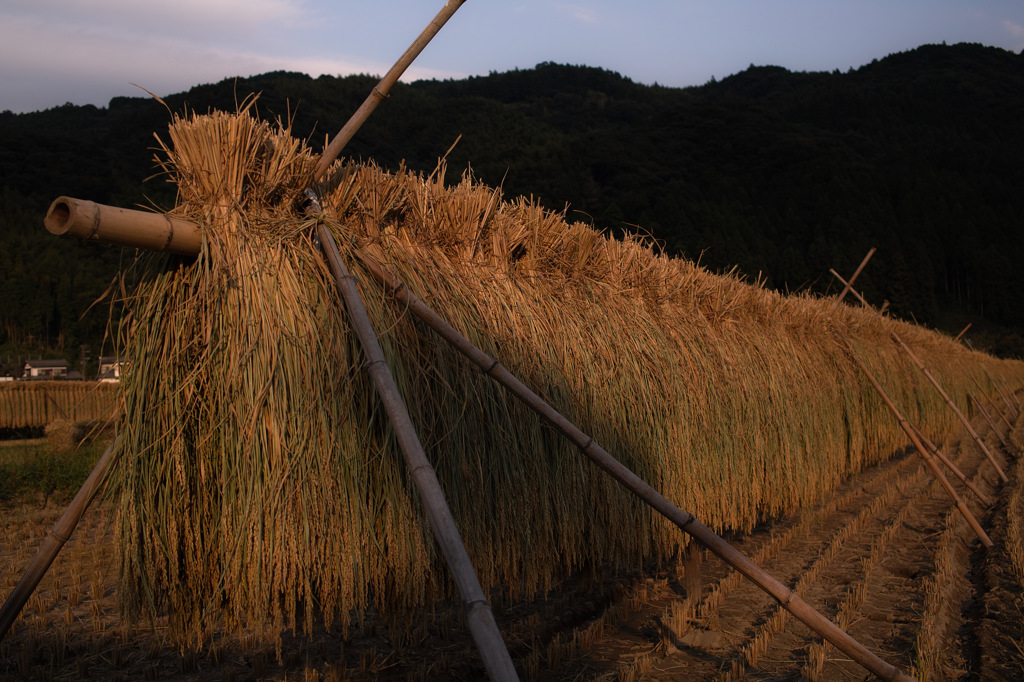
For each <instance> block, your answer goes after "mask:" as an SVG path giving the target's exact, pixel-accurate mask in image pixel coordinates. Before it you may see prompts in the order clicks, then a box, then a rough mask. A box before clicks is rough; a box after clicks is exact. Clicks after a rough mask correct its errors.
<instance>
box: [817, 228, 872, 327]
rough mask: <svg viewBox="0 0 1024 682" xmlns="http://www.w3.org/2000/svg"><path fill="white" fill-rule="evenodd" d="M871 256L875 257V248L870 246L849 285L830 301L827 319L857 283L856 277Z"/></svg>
mask: <svg viewBox="0 0 1024 682" xmlns="http://www.w3.org/2000/svg"><path fill="white" fill-rule="evenodd" d="M873 255H875V247H873V246H872V247H871V249H870V250H869V251H868V255H866V256H864V260H862V261H861V262H860V265H858V266H857V269H856V270H855V271H854V273H853V277H851V278H850V281H849V283H848V284H846V287H845V288H844V289H843V291H842V293H840V294H839V296H837V297H836V300H834V301H832V306H831V307H830V308H829V309H828V315H827V316H828V317H832V313H834V312H835V311H836V308H838V307H839V304H840V303H842V302H843V299H844V298H846V294H847V293H848V292H849V291H850V288H851V287H853V283H854V282H855V281H857V276H858V275H860V272H861V270H863V269H864V266H865V265H867V264H868V261H869V260H871V257H872V256H873Z"/></svg>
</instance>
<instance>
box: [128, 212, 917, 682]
mask: <svg viewBox="0 0 1024 682" xmlns="http://www.w3.org/2000/svg"><path fill="white" fill-rule="evenodd" d="M130 213H133V214H141V215H148V214H145V213H143V212H141V211H130ZM190 225H191V226H192V229H193V230H196V231H197V230H198V227H197V226H195V225H194V224H191V223H190ZM147 229H152V228H150V227H143V228H142V230H147ZM328 236H329V234H328ZM332 242H333V239H332ZM186 253H189V254H190V255H198V253H199V248H198V245H197V246H196V247H195V250H194V251H190V252H186ZM357 255H358V256H360V259H361V260H362V261H363V262H364V264H365V265H366V266H367V268H368V269H369V270H370V271H371V272H372V273H373V274H374V275H375V276H376V277H378V279H381V281H382V282H385V283H387V284H388V285H389V286H390V287H391V288H392V290H394V291H395V293H396V296H397V297H398V298H399V300H401V301H402V302H403V303H405V304H406V305H410V308H411V309H412V311H413V313H414V314H416V315H417V317H419V318H420V319H421V320H423V321H424V322H426V323H427V324H429V325H430V326H432V327H434V328H435V329H436V330H437V331H438V333H440V334H441V336H442V337H444V338H445V339H446V340H447V341H448V342H449V343H451V344H452V345H453V346H454V347H455V348H457V349H458V350H459V351H461V352H462V353H463V354H465V355H466V356H467V357H468V358H469V359H470V360H471V361H473V362H474V363H475V364H477V366H478V367H480V368H481V369H482V370H484V372H485V373H487V374H488V375H489V376H491V377H492V378H493V379H494V380H496V381H498V382H499V383H501V384H502V385H504V386H505V387H506V388H508V389H509V390H511V391H512V392H513V393H514V394H515V395H516V396H517V397H518V398H519V399H520V400H522V401H523V402H524V403H525V404H527V405H528V406H529V407H531V408H532V409H534V411H536V412H537V413H538V414H540V415H541V416H542V417H544V418H546V419H547V420H548V421H549V422H551V423H552V425H554V426H555V427H556V428H557V429H558V430H559V431H560V432H561V433H562V434H563V435H565V436H566V437H568V438H569V439H570V440H571V441H572V442H573V443H574V444H576V446H577V447H578V448H580V450H581V451H582V452H583V454H584V455H585V456H587V457H588V458H590V459H591V460H592V461H594V462H595V464H597V465H598V466H599V467H601V468H602V469H603V470H605V471H606V472H608V473H609V474H610V475H611V476H612V477H613V478H615V479H616V480H617V481H618V482H619V483H621V484H622V485H623V486H624V487H626V488H627V489H628V490H630V491H631V492H632V493H634V494H635V495H637V496H638V497H640V498H641V499H642V500H644V501H645V502H646V503H647V504H649V505H650V506H651V507H652V508H653V509H655V510H656V511H657V512H659V513H660V514H662V515H663V516H665V517H666V518H667V519H669V520H670V521H672V522H673V523H674V524H675V525H676V526H678V527H679V528H680V529H681V530H683V531H684V532H686V533H687V534H689V535H690V536H691V537H693V538H694V539H695V540H696V541H698V542H700V543H701V544H703V545H704V546H705V547H707V548H708V549H709V550H711V551H712V552H714V553H715V554H716V555H718V556H719V557H720V558H722V559H723V560H724V561H725V562H726V563H728V564H729V565H730V566H732V567H733V568H735V569H736V570H737V571H739V572H740V574H742V575H744V576H745V577H747V578H748V579H749V580H751V581H752V582H753V583H754V584H755V585H757V586H758V587H759V588H760V589H762V590H764V591H765V592H766V593H768V594H769V595H770V596H772V597H773V598H774V599H775V600H776V601H777V602H778V603H779V604H780V605H781V606H782V607H783V608H784V609H786V610H787V611H789V612H790V613H791V614H792V615H793V616H794V617H796V618H797V619H798V620H800V621H801V622H803V623H804V624H805V625H807V626H808V627H809V628H811V629H812V630H814V631H815V632H817V633H818V634H819V635H820V636H822V637H823V638H824V639H826V640H828V641H829V642H830V643H831V644H832V645H833V646H835V647H836V648H837V649H839V650H840V651H842V652H844V653H845V654H847V655H848V656H850V658H851V659H853V660H854V661H856V662H857V663H859V664H860V665H862V666H863V667H864V668H865V669H866V670H868V671H870V672H871V673H872V674H873V675H875V676H876V677H878V678H879V679H881V680H886V682H893V681H898V682H911V681H912V680H913V678H912V677H909V676H908V675H906V674H904V673H902V672H901V671H900V670H899V669H898V668H896V667H895V666H893V665H891V664H889V663H886V662H885V661H883V660H882V659H880V658H879V657H878V656H876V655H875V654H874V653H872V652H871V651H870V650H868V649H867V648H866V647H864V646H863V645H862V644H860V643H859V642H858V641H856V640H855V639H853V638H852V637H850V636H849V635H848V634H847V633H845V632H844V631H843V630H842V629H840V628H839V627H838V626H836V625H835V624H834V623H832V622H831V621H829V620H828V619H827V618H825V617H824V616H822V615H821V614H820V613H818V612H817V611H816V610H815V609H813V608H812V607H811V606H810V605H809V604H807V603H806V602H805V601H803V599H801V598H800V597H799V596H798V595H796V594H794V593H793V592H792V590H790V589H788V588H787V587H785V586H784V585H782V584H781V583H779V582H778V581H777V580H775V579H774V578H773V577H772V576H770V575H769V574H768V573H766V572H765V571H764V570H763V569H761V568H760V567H758V566H757V565H756V564H754V563H753V562H752V561H750V559H748V558H747V557H746V556H744V555H743V554H742V553H740V552H739V551H737V550H736V549H735V548H733V547H732V546H731V545H729V544H728V543H727V542H725V541H724V540H722V538H720V537H719V536H718V535H716V534H715V533H714V532H713V531H711V530H710V529H709V528H707V527H706V526H705V525H704V524H702V523H701V522H700V521H698V520H697V519H696V517H694V516H693V515H692V514H689V513H688V512H685V511H683V510H681V509H679V508H678V507H676V506H675V505H673V504H672V503H671V502H669V501H668V500H667V499H666V498H665V497H664V496H662V495H661V494H660V493H658V492H657V491H655V490H654V489H653V488H651V487H650V486H649V485H648V484H647V483H645V482H644V481H642V480H641V479H640V478H639V477H637V476H636V475H635V474H633V473H632V472H631V471H629V470H628V469H627V468H626V467H625V466H623V465H622V464H621V463H619V462H618V461H617V460H615V459H614V458H613V457H612V456H611V455H610V454H609V453H608V452H607V451H606V450H604V448H602V447H601V446H600V445H598V444H597V443H596V442H595V441H594V440H593V439H592V438H590V437H588V436H587V435H586V434H585V433H583V432H582V431H580V430H579V429H578V428H577V427H576V426H575V425H574V424H572V423H571V422H569V421H568V420H567V419H565V417H563V416H562V415H561V414H559V413H558V412H557V411H556V410H555V409H554V408H552V407H551V406H550V405H548V404H547V403H545V402H544V401H543V400H542V399H541V398H540V397H539V396H537V395H536V394H535V393H533V392H532V391H531V390H530V389H529V388H527V387H526V386H525V385H523V384H522V382H520V381H519V380H518V379H517V378H516V377H514V376H513V375H512V374H511V373H509V372H508V371H507V370H505V369H504V368H503V367H501V366H500V364H499V363H498V361H497V360H494V359H492V358H490V357H489V356H487V355H486V354H485V353H484V352H483V351H481V350H480V349H478V348H476V347H475V346H473V345H472V343H471V342H470V341H469V340H468V339H466V338H465V337H463V336H462V335H461V334H459V332H458V331H457V330H455V329H454V328H453V327H451V326H450V325H448V324H447V323H446V322H444V321H443V320H442V319H441V318H440V317H439V316H438V315H437V314H436V313H434V312H433V311H432V310H430V308H428V307H427V306H426V305H425V304H423V303H422V302H421V301H419V299H416V298H415V297H414V296H413V295H412V294H411V293H409V292H408V290H407V289H405V288H404V287H405V285H404V284H401V283H398V282H397V281H396V280H394V279H393V278H391V276H390V275H388V274H387V273H384V271H383V270H381V269H380V268H379V266H376V264H375V263H374V262H373V261H372V260H370V259H368V258H367V257H366V256H364V255H362V254H360V253H358V252H357ZM335 277H336V279H338V277H337V275H335ZM350 277H351V276H350V275H345V274H342V276H341V278H340V280H339V287H341V286H345V287H346V288H347V287H348V286H349V285H351V286H353V287H354V283H352V281H351V279H348V278H350ZM402 291H404V292H405V293H404V295H403V294H401V292H402ZM357 293H358V292H357ZM412 301H415V302H416V305H414V306H413V305H411V302H412ZM378 347H379V345H378ZM388 373H389V374H390V372H388ZM428 466H429V464H428ZM434 480H435V482H436V476H435V477H434ZM421 494H422V493H421ZM460 544H461V543H460ZM464 551H465V548H464V547H463V552H464ZM474 580H475V576H474ZM488 616H489V617H490V620H492V621H493V615H492V614H491V613H490V609H489V607H488V608H487V609H486V614H482V615H481V618H480V619H479V620H484V621H485V620H486V619H487V617H488ZM467 620H468V619H467ZM495 629H496V627H495ZM475 637H476V634H475V632H474V638H475ZM490 639H491V640H493V639H494V638H493V637H491V638H490ZM498 639H500V633H498ZM502 646H503V645H502ZM506 655H507V652H506ZM513 674H514V671H513ZM499 679H500V678H499Z"/></svg>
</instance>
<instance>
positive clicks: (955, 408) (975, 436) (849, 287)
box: [829, 269, 1010, 483]
mask: <svg viewBox="0 0 1024 682" xmlns="http://www.w3.org/2000/svg"><path fill="white" fill-rule="evenodd" d="M829 272H831V273H832V275H833V276H834V277H835V278H836V279H838V280H839V281H840V282H843V283H846V280H844V279H843V278H842V276H840V275H839V273H837V272H836V271H835V270H831V269H830V270H829ZM844 291H849V292H851V293H852V294H853V295H854V296H856V297H857V299H858V300H859V301H860V302H861V304H862V305H863V306H864V307H865V308H867V309H868V310H874V307H872V306H871V304H870V303H868V302H867V301H866V300H864V297H863V296H861V295H860V292H858V291H857V290H856V289H854V288H853V285H852V282H851V283H849V284H846V289H845V290H844ZM889 334H890V336H892V338H893V340H894V341H895V342H896V343H897V344H899V346H900V347H901V348H902V349H903V350H904V351H905V352H906V354H907V355H908V356H909V357H910V359H911V360H912V361H913V362H914V364H915V365H917V368H918V369H920V370H921V372H922V373H923V374H924V376H925V378H927V379H928V381H930V382H931V384H932V386H934V387H935V390H937V391H938V392H939V395H941V396H942V399H943V400H945V401H946V404H947V405H949V409H951V410H953V414H955V415H956V416H957V419H959V420H960V423H961V424H963V425H964V428H965V429H967V433H969V434H971V438H973V439H974V442H975V443H977V444H978V448H979V449H980V450H981V452H982V453H983V454H984V455H985V457H987V458H988V461H989V462H991V463H992V466H994V467H995V468H996V471H997V472H999V478H1001V479H1003V482H1004V483H1006V482H1007V481H1009V480H1010V479H1009V477H1007V475H1006V473H1005V472H1004V471H1003V468H1002V467H1000V466H999V463H998V462H996V458H995V456H994V455H993V454H992V451H991V450H989V449H988V446H987V445H985V441H983V440H982V439H981V436H979V435H978V432H977V431H975V430H974V427H973V426H971V420H969V419H968V418H967V417H966V416H964V413H963V412H961V411H960V408H959V407H958V406H957V404H956V403H955V402H953V399H952V398H950V397H949V394H948V393H946V389H944V388H943V387H942V384H940V383H939V382H938V380H937V379H936V378H935V376H934V375H932V373H931V371H930V370H929V369H928V368H927V367H926V366H925V364H924V363H923V362H922V361H921V358H919V357H917V354H916V353H915V352H914V351H913V350H911V348H910V346H908V345H907V344H906V343H905V342H904V341H903V339H902V338H901V337H900V335H899V334H897V333H896V332H895V331H890V332H889Z"/></svg>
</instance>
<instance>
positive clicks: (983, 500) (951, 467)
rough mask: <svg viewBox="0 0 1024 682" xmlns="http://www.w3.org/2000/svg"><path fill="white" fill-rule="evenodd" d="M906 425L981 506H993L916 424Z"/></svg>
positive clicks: (991, 501) (990, 500)
mask: <svg viewBox="0 0 1024 682" xmlns="http://www.w3.org/2000/svg"><path fill="white" fill-rule="evenodd" d="M907 423H908V424H910V427H911V428H912V429H914V433H916V434H917V437H918V438H920V439H921V442H922V443H924V445H925V447H926V448H928V449H929V450H931V453H932V454H933V455H935V456H936V457H937V458H938V459H939V461H940V462H942V463H943V464H945V465H946V468H947V469H949V470H950V471H952V472H953V475H954V476H956V477H957V478H959V479H960V480H961V481H962V482H963V484H964V485H966V486H967V487H968V488H969V489H970V491H971V492H972V493H974V496H975V497H977V498H978V500H980V501H981V503H982V504H984V505H985V506H986V507H991V506H992V505H993V504H995V502H994V501H993V500H992V498H990V497H989V496H988V495H986V494H985V493H983V492H981V491H980V490H978V487H977V486H976V485H974V484H973V483H971V480H970V479H969V478H967V477H966V476H964V472H962V471H960V467H958V466H957V465H956V464H954V463H953V462H952V461H951V460H950V459H949V458H948V457H946V455H945V454H944V453H943V452H942V450H941V449H939V446H938V445H936V444H935V443H933V442H932V440H931V439H930V438H929V437H928V436H926V435H924V434H923V433H921V429H919V428H918V426H917V424H914V423H913V422H907Z"/></svg>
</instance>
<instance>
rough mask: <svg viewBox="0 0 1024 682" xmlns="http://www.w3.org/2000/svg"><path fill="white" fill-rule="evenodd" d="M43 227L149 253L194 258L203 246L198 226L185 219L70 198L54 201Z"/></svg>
mask: <svg viewBox="0 0 1024 682" xmlns="http://www.w3.org/2000/svg"><path fill="white" fill-rule="evenodd" d="M43 224H44V225H46V229H47V230H49V231H50V232H51V233H52V234H56V235H65V234H69V235H73V236H75V237H80V238H82V239H85V240H86V241H97V242H103V243H105V244H118V245H120V246H134V247H136V248H139V249H149V250H151V251H170V252H171V253H180V254H185V255H195V254H198V253H199V247H200V246H201V245H202V243H203V237H202V233H201V232H200V230H199V227H198V226H197V225H196V224H195V223H193V222H190V221H188V220H182V219H181V218H174V217H171V216H168V215H165V214H163V213H150V212H147V211H135V210H132V209H127V208H116V207H114V206H105V205H103V204H97V203H95V202H93V201H85V200H83V199H72V198H71V197H57V198H56V199H54V201H53V203H52V204H50V209H49V210H48V211H47V212H46V218H45V219H44V220H43Z"/></svg>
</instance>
